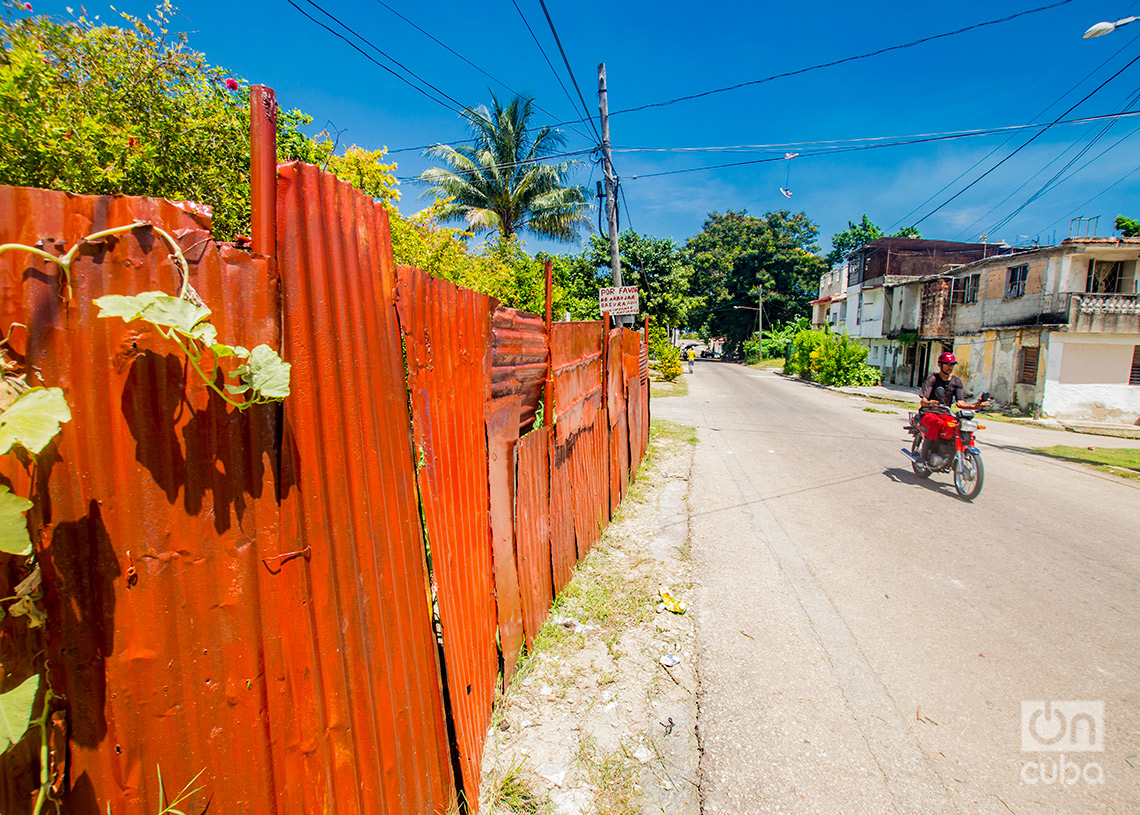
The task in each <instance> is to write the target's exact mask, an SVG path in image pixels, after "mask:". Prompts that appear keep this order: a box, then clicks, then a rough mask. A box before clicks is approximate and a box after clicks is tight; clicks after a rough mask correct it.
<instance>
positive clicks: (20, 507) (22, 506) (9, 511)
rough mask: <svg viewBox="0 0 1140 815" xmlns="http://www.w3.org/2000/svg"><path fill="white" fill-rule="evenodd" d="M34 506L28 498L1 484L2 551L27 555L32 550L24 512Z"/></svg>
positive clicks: (0, 547) (0, 519)
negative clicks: (15, 493) (12, 491)
mask: <svg viewBox="0 0 1140 815" xmlns="http://www.w3.org/2000/svg"><path fill="white" fill-rule="evenodd" d="M31 508H32V502H31V501H29V500H28V499H27V498H21V497H20V496H19V495H14V494H13V493H11V492H10V491H9V490H8V488H7V487H4V486H0V552H6V553H8V554H9V555H27V554H30V553H31V551H32V542H31V540H30V539H29V538H28V522H27V520H26V519H25V518H24V513H25V512H27V511H28V510H29V509H31Z"/></svg>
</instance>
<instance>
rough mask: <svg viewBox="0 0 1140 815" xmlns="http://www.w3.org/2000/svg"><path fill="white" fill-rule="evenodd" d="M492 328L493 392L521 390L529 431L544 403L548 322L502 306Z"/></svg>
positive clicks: (522, 426) (522, 429)
mask: <svg viewBox="0 0 1140 815" xmlns="http://www.w3.org/2000/svg"><path fill="white" fill-rule="evenodd" d="M492 332H493V337H494V342H493V348H494V354H493V356H492V362H491V396H492V398H495V399H498V398H500V397H503V396H507V395H509V394H518V395H519V396H520V397H521V398H522V409H521V413H520V415H519V422H520V433H526V432H527V431H529V430H530V429H531V427H533V426H534V416H535V411H537V410H538V406H539V405H540V404H541V403H542V387H543V383H544V382H545V381H546V368H547V364H548V362H549V353H550V349H549V344H548V343H547V340H546V326H545V324H544V322H543V319H542V317H539V316H538V315H536V314H528V313H527V312H525V311H519V310H517V309H513V308H506V307H504V306H499V307H498V308H496V309H495V313H494V318H493V322H492Z"/></svg>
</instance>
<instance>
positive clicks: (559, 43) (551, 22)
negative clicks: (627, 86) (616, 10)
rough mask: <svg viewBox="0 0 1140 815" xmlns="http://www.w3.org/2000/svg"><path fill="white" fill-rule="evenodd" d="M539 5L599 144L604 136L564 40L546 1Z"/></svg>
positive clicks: (539, 2) (541, 0) (539, 0)
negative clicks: (583, 90)
mask: <svg viewBox="0 0 1140 815" xmlns="http://www.w3.org/2000/svg"><path fill="white" fill-rule="evenodd" d="M538 4H539V5H540V6H542V13H543V14H545V15H546V23H547V25H549V26H550V33H551V34H553V35H554V42H555V44H556V45H557V46H558V53H560V54H562V63H563V64H564V65H565V66H566V73H568V74H569V75H570V81H571V82H572V83H573V84H574V90H576V91H577V92H578V101H579V102H581V103H582V112H583V113H585V114H586V120H587V121H588V122H589V123H590V129H591V130H593V131H594V135H595V136H597V137H598V142H599V143H601V141H602V134H601V133H599V132H598V128H597V125H595V124H594V117H593V116H591V115H590V107H589V105H587V104H586V99H585V97H583V96H582V89H581V88H580V87H578V80H577V79H576V78H575V77H574V69H573V68H571V67H570V60H568V59H567V58H566V49H564V48H563V47H562V38H561V37H559V36H558V30H557V29H556V28H555V27H554V20H552V19H551V18H550V12H549V11H548V10H547V8H546V0H538Z"/></svg>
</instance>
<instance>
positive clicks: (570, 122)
mask: <svg viewBox="0 0 1140 815" xmlns="http://www.w3.org/2000/svg"><path fill="white" fill-rule="evenodd" d="M511 3H512V4H513V5H514V7H515V11H517V12H518V13H519V17H521V18H522V21H523V25H525V26H526V30H527V31H529V32H530V38H531V39H532V40H534V44H535V45H537V46H538V52H539V53H540V54H542V58H543V59H544V60H546V64H547V66H549V68H550V72H551V73H552V74H554V78H555V79H556V80H557V81H558V86H559V87H560V88H562V92H563V93H564V94H566V100H567V101H568V102H569V103H570V107H571V109H572V110H577V109H578V106H577V105H576V104H574V97H573V96H571V95H570V91H569V90H567V89H566V84H565V83H564V82H563V81H562V77H561V76H559V75H558V71H557V70H555V68H554V63H553V62H551V61H550V57H548V56H547V55H546V49H545V48H543V47H542V43H541V42H539V40H538V35H537V34H535V33H534V29H533V28H531V27H530V21H529V20H527V18H526V15H525V14H523V10H522V9H521V8H519V4H518V0H511ZM582 121H584V120H583V119H570V120H568V121H565V122H558V123H557V124H554V125H551V126H552V127H561V126H562V125H573V124H578V123H579V122H582ZM599 141H601V139H599Z"/></svg>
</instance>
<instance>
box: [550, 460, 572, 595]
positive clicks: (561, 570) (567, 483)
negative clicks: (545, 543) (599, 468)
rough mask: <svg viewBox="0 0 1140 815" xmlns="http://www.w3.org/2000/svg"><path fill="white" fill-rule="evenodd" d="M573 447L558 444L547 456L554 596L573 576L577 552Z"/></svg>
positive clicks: (560, 591) (559, 592)
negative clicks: (548, 457) (549, 458)
mask: <svg viewBox="0 0 1140 815" xmlns="http://www.w3.org/2000/svg"><path fill="white" fill-rule="evenodd" d="M573 450H574V444H573V443H572V442H571V443H567V444H558V445H556V446H555V447H554V450H553V454H552V457H551V473H550V564H551V574H552V579H553V580H554V593H555V595H558V594H561V593H562V589H563V588H565V587H566V584H567V583H569V582H570V578H571V577H572V576H573V575H574V565H575V564H576V563H577V562H578V549H577V544H576V542H575V541H576V535H575V532H574V486H573V484H572V481H573V473H574V466H573V460H572V458H571V455H572V453H573Z"/></svg>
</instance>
